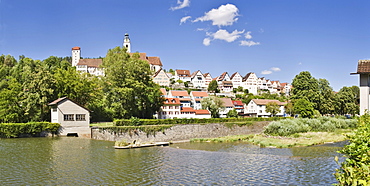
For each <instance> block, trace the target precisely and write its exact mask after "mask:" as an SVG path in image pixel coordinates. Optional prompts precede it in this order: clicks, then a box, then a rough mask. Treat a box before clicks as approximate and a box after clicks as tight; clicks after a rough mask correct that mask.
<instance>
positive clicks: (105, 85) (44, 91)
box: [0, 47, 163, 123]
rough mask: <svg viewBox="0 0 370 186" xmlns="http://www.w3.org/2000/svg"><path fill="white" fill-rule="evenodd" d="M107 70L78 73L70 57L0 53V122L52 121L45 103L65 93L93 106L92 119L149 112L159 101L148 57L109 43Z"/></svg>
mask: <svg viewBox="0 0 370 186" xmlns="http://www.w3.org/2000/svg"><path fill="white" fill-rule="evenodd" d="M102 66H103V67H104V68H105V76H104V77H97V76H93V75H90V74H88V73H80V72H78V71H76V69H75V67H72V66H71V63H70V57H65V58H61V57H55V56H50V57H49V58H47V59H45V60H42V61H41V60H33V59H31V58H27V57H24V56H20V57H19V59H18V60H16V59H15V58H14V57H13V56H10V55H1V56H0V122H17V123H20V122H30V121H50V108H49V106H48V103H50V102H52V101H54V100H56V99H58V98H60V97H68V98H70V99H72V100H74V101H75V102H77V103H79V104H80V105H82V106H84V107H86V108H88V109H89V110H92V111H93V112H92V113H91V116H92V118H91V120H92V121H110V120H113V119H114V118H120V119H122V118H131V117H139V118H152V117H153V114H154V113H155V112H156V111H157V110H159V108H160V106H161V105H162V104H163V100H162V99H163V98H162V97H161V92H160V90H159V86H158V85H156V84H155V83H154V82H153V81H152V80H151V75H152V72H151V71H150V67H149V64H148V62H147V61H143V60H140V59H139V56H138V54H137V55H133V56H130V55H129V54H128V53H126V49H125V48H121V47H116V48H113V49H109V50H108V52H107V55H106V57H105V58H104V59H103V65H102Z"/></svg>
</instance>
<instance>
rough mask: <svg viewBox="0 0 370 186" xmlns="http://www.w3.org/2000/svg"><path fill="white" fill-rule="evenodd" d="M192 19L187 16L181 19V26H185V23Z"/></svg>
mask: <svg viewBox="0 0 370 186" xmlns="http://www.w3.org/2000/svg"><path fill="white" fill-rule="evenodd" d="M190 18H191V16H185V17H183V18H181V20H180V25H181V24H183V23H186V21H187V20H188V19H190Z"/></svg>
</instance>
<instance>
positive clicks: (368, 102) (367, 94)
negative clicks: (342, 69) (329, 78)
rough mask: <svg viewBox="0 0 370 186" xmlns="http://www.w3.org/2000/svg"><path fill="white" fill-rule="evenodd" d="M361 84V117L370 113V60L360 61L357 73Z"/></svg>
mask: <svg viewBox="0 0 370 186" xmlns="http://www.w3.org/2000/svg"><path fill="white" fill-rule="evenodd" d="M351 74H352V75H354V74H359V75H360V77H359V84H360V86H359V87H360V115H364V114H365V113H366V112H369V111H370V60H359V61H358V64H357V72H356V73H351Z"/></svg>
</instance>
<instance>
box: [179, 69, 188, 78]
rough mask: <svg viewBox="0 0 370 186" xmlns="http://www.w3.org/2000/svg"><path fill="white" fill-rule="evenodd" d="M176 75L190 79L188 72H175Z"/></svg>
mask: <svg viewBox="0 0 370 186" xmlns="http://www.w3.org/2000/svg"><path fill="white" fill-rule="evenodd" d="M176 74H177V75H178V76H181V77H190V70H176Z"/></svg>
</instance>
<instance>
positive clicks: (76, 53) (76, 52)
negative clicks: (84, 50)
mask: <svg viewBox="0 0 370 186" xmlns="http://www.w3.org/2000/svg"><path fill="white" fill-rule="evenodd" d="M80 59H81V48H80V47H73V48H72V66H73V67H75V66H77V63H78V62H79V61H80Z"/></svg>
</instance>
